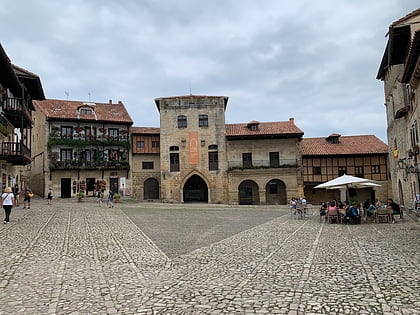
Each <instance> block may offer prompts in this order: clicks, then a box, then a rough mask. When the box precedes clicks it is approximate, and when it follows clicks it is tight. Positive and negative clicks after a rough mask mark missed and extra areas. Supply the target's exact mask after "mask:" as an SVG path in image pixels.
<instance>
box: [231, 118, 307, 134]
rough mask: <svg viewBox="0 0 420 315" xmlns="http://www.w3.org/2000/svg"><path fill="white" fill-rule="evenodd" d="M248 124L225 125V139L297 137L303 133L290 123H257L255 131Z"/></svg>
mask: <svg viewBox="0 0 420 315" xmlns="http://www.w3.org/2000/svg"><path fill="white" fill-rule="evenodd" d="M249 126H250V123H241V124H226V137H230V138H234V137H244V136H245V137H248V136H251V137H255V136H257V137H259V136H297V137H301V136H302V135H303V131H302V130H300V129H299V128H298V127H296V125H295V124H294V123H293V122H291V121H277V122H258V128H257V130H252V129H251V128H249Z"/></svg>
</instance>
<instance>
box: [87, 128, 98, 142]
mask: <svg viewBox="0 0 420 315" xmlns="http://www.w3.org/2000/svg"><path fill="white" fill-rule="evenodd" d="M95 135H96V128H95V127H93V128H90V127H85V138H86V139H87V140H90V139H95Z"/></svg>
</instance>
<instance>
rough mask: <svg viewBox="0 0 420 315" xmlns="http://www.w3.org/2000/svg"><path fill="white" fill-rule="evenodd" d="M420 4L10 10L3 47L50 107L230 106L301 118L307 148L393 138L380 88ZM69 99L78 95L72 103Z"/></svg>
mask: <svg viewBox="0 0 420 315" xmlns="http://www.w3.org/2000/svg"><path fill="white" fill-rule="evenodd" d="M286 3H287V4H286ZM417 8H418V0H370V1H366V0H363V1H362V0H351V1H350V0H348V1H336V0H331V1H328V0H318V1H313V0H296V1H290V2H289V1H288V2H286V1H280V0H272V1H271V0H212V1H209V0H208V1H204V0H202V1H198V0H196V1H193V0H119V1H117V0H115V1H111V0H67V1H64V0H63V1H51V0H1V10H0V21H1V22H0V23H1V28H0V42H1V44H2V45H3V48H4V49H5V51H6V53H7V54H8V56H9V58H10V59H11V61H12V62H13V63H14V64H16V65H18V66H21V67H23V68H26V69H27V70H29V71H32V72H34V73H36V74H38V75H39V76H40V78H41V81H42V83H43V87H44V91H45V94H46V97H47V98H54V99H67V93H68V94H69V96H68V99H70V100H83V101H89V100H90V101H92V102H108V100H110V99H112V100H113V101H114V102H116V101H118V100H121V101H122V102H123V103H124V104H125V106H126V107H127V109H128V111H129V113H130V115H131V117H132V119H133V121H134V125H135V126H150V127H158V126H159V113H158V111H157V109H156V107H155V105H154V99H155V98H157V97H163V96H175V95H187V94H190V93H192V94H199V95H223V96H228V97H229V103H228V107H227V110H226V121H227V123H243V122H248V121H251V120H258V121H261V122H265V121H284V120H288V119H289V118H290V117H293V118H295V123H296V125H297V126H298V127H299V128H301V129H302V130H303V131H304V133H305V135H304V137H324V136H328V135H329V134H331V133H340V134H342V135H362V134H374V135H376V136H377V137H379V138H380V139H382V140H383V141H385V142H386V141H387V139H386V116H385V107H384V105H383V103H384V95H383V82H381V81H378V80H376V74H377V70H378V67H379V64H380V61H381V58H382V55H383V52H384V47H385V45H386V41H387V38H386V37H385V35H386V33H387V30H388V27H389V25H390V24H391V23H392V22H393V21H395V20H397V19H399V18H400V17H402V16H404V15H406V14H407V13H409V12H411V11H413V10H415V9H417ZM66 92H67V93H66Z"/></svg>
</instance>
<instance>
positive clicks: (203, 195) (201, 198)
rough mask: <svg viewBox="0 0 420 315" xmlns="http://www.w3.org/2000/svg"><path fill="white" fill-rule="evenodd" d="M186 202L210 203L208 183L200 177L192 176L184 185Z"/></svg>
mask: <svg viewBox="0 0 420 315" xmlns="http://www.w3.org/2000/svg"><path fill="white" fill-rule="evenodd" d="M183 195H184V202H208V199H209V198H208V189H207V184H206V182H205V181H204V180H203V179H202V178H201V177H200V176H198V175H192V176H191V177H190V178H189V179H188V180H187V181H186V182H185V185H184V189H183Z"/></svg>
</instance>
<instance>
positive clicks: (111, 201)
mask: <svg viewBox="0 0 420 315" xmlns="http://www.w3.org/2000/svg"><path fill="white" fill-rule="evenodd" d="M107 204H108V208H114V192H113V191H112V190H110V191H109V194H108V203H107Z"/></svg>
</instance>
